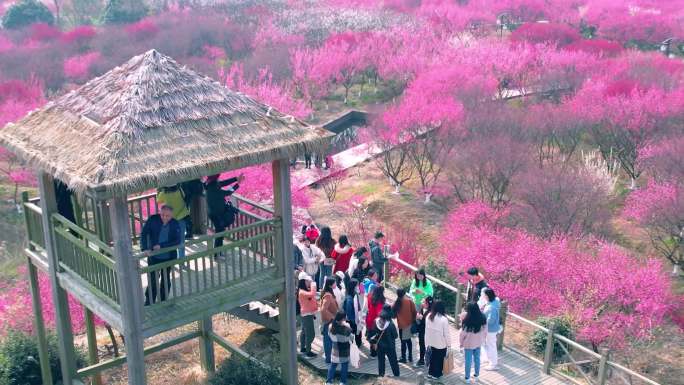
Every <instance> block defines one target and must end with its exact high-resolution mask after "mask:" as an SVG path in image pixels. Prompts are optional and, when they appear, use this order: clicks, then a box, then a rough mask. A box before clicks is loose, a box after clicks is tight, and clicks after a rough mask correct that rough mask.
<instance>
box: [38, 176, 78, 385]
mask: <svg viewBox="0 0 684 385" xmlns="http://www.w3.org/2000/svg"><path fill="white" fill-rule="evenodd" d="M38 187H39V189H40V207H41V210H42V217H41V218H42V221H43V236H44V239H45V251H46V252H47V256H48V273H49V276H50V286H51V287H52V301H53V303H54V307H55V326H56V329H57V337H58V338H57V347H58V350H59V358H60V365H61V368H62V383H64V384H72V383H73V380H74V376H75V374H76V352H75V350H74V335H73V331H72V329H71V317H70V316H69V304H68V302H67V293H66V291H64V289H63V288H62V287H61V286H60V285H59V278H58V277H57V273H58V272H59V263H58V261H59V259H58V256H57V248H56V247H55V240H54V236H53V234H52V221H51V217H52V214H53V213H56V212H57V198H56V195H55V184H54V180H53V179H52V176H50V175H49V174H48V173H46V172H44V171H40V172H39V173H38ZM35 316H37V315H36V314H34V317H35Z"/></svg>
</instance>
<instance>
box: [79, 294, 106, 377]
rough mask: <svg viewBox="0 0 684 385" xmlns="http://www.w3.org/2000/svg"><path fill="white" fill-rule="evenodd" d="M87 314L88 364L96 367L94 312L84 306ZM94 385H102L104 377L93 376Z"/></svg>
mask: <svg viewBox="0 0 684 385" xmlns="http://www.w3.org/2000/svg"><path fill="white" fill-rule="evenodd" d="M83 311H84V313H85V325H86V336H87V340H88V364H89V365H95V364H97V363H98V361H99V360H98V358H97V334H96V333H95V317H94V315H93V312H91V311H90V309H88V308H87V307H85V306H83ZM92 384H93V385H102V376H100V374H99V373H98V374H96V375H94V376H93V382H92Z"/></svg>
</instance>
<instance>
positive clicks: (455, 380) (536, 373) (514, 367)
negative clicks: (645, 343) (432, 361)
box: [299, 328, 571, 385]
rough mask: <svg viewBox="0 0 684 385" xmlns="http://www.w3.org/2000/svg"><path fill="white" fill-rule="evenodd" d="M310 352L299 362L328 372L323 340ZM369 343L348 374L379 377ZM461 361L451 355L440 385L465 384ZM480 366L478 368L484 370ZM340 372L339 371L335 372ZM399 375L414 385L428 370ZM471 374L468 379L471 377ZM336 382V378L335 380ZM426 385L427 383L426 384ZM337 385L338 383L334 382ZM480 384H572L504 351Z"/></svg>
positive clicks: (406, 368)
mask: <svg viewBox="0 0 684 385" xmlns="http://www.w3.org/2000/svg"><path fill="white" fill-rule="evenodd" d="M451 339H452V346H458V333H457V331H456V330H455V329H454V328H452V333H451ZM396 347H397V357H401V350H400V344H399V340H398V339H397V343H396ZM312 350H313V351H314V352H315V353H316V354H317V356H316V357H314V358H308V357H306V356H304V355H302V354H300V355H299V359H300V360H302V361H305V362H307V363H309V364H310V365H311V366H313V367H315V368H316V369H318V370H320V371H327V370H328V365H327V364H326V363H325V359H324V355H323V340H322V338H321V337H320V336H317V337H316V339H315V340H314V342H313V345H312ZM413 350H414V355H413V359H414V360H418V353H417V352H418V340H417V338H414V339H413ZM369 353H370V352H369V350H368V342H366V341H365V339H364V346H363V347H362V348H361V366H360V367H359V368H358V369H357V368H353V367H351V366H350V367H349V372H350V373H358V374H366V375H374V376H377V375H378V359H377V358H373V357H370V356H369ZM463 360H464V357H463V355H462V354H460V353H459V352H455V355H454V371H453V372H452V373H451V374H449V375H446V376H444V377H442V379H441V381H440V383H443V384H462V383H465V381H464V380H463V378H464V364H463ZM484 367H485V365H482V366H481V368H484ZM338 371H339V369H338ZM399 372H400V375H401V377H400V378H399V379H397V380H400V381H401V382H405V383H407V384H415V383H416V379H417V378H418V372H423V373H424V374H425V375H426V376H427V367H424V366H421V367H415V366H413V365H411V364H401V363H400V364H399ZM472 373H473V372H472V371H471V376H472ZM385 376H392V370H391V368H390V367H389V361H388V362H386V363H385ZM337 379H339V377H337ZM426 382H429V381H427V380H426ZM335 383H337V381H336V382H335ZM479 383H480V384H487V385H500V384H510V385H535V384H543V385H561V384H571V382H569V381H566V380H563V379H560V378H557V377H554V376H550V375H547V374H544V372H543V371H542V368H541V366H539V365H538V364H536V363H535V362H533V361H531V360H528V359H526V358H524V357H523V356H521V355H519V354H517V353H514V352H512V351H510V350H507V349H504V350H503V352H500V353H499V370H497V371H487V370H484V369H482V370H480V380H479Z"/></svg>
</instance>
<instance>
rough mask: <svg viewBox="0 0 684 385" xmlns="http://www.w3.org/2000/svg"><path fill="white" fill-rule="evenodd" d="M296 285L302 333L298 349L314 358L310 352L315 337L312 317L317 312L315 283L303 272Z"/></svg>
mask: <svg viewBox="0 0 684 385" xmlns="http://www.w3.org/2000/svg"><path fill="white" fill-rule="evenodd" d="M298 278H299V281H298V284H297V301H298V303H299V308H300V311H299V316H300V317H301V323H302V333H301V334H300V336H299V349H300V351H301V352H302V353H304V354H306V356H307V357H316V353H313V352H312V351H311V343H312V342H313V340H314V338H315V337H316V330H315V329H314V315H315V314H316V311H318V306H316V283H315V282H313V281H311V277H310V276H309V275H308V274H306V273H305V272H303V271H302V272H301V273H299V277H298Z"/></svg>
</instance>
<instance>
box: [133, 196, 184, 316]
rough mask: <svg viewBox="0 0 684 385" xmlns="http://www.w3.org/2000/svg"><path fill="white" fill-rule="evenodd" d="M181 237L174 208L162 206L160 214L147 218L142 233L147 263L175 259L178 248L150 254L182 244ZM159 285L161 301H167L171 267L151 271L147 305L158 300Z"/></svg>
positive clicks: (142, 246) (146, 297) (142, 247)
mask: <svg viewBox="0 0 684 385" xmlns="http://www.w3.org/2000/svg"><path fill="white" fill-rule="evenodd" d="M181 237H182V235H181V228H180V224H179V223H178V221H177V220H175V219H173V209H172V208H171V207H170V206H162V207H161V209H160V210H159V214H155V215H152V216H150V217H149V218H148V219H147V222H145V225H144V226H143V228H142V233H141V234H140V246H141V249H142V250H143V251H144V252H145V254H146V255H147V256H148V257H147V264H148V265H149V266H152V265H156V264H160V263H163V262H166V261H170V260H172V259H175V258H176V255H177V250H172V251H169V252H166V253H161V254H156V255H150V254H152V253H154V252H155V251H157V250H160V249H164V248H167V247H172V246H178V245H180V243H181ZM160 281H161V282H160ZM157 285H159V301H160V302H161V301H165V300H166V296H167V295H168V293H169V290H170V289H171V267H167V268H166V269H164V270H163V271H159V272H157V271H151V272H150V273H149V274H148V277H147V290H146V291H145V305H149V304H150V303H155V302H156V300H157Z"/></svg>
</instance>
